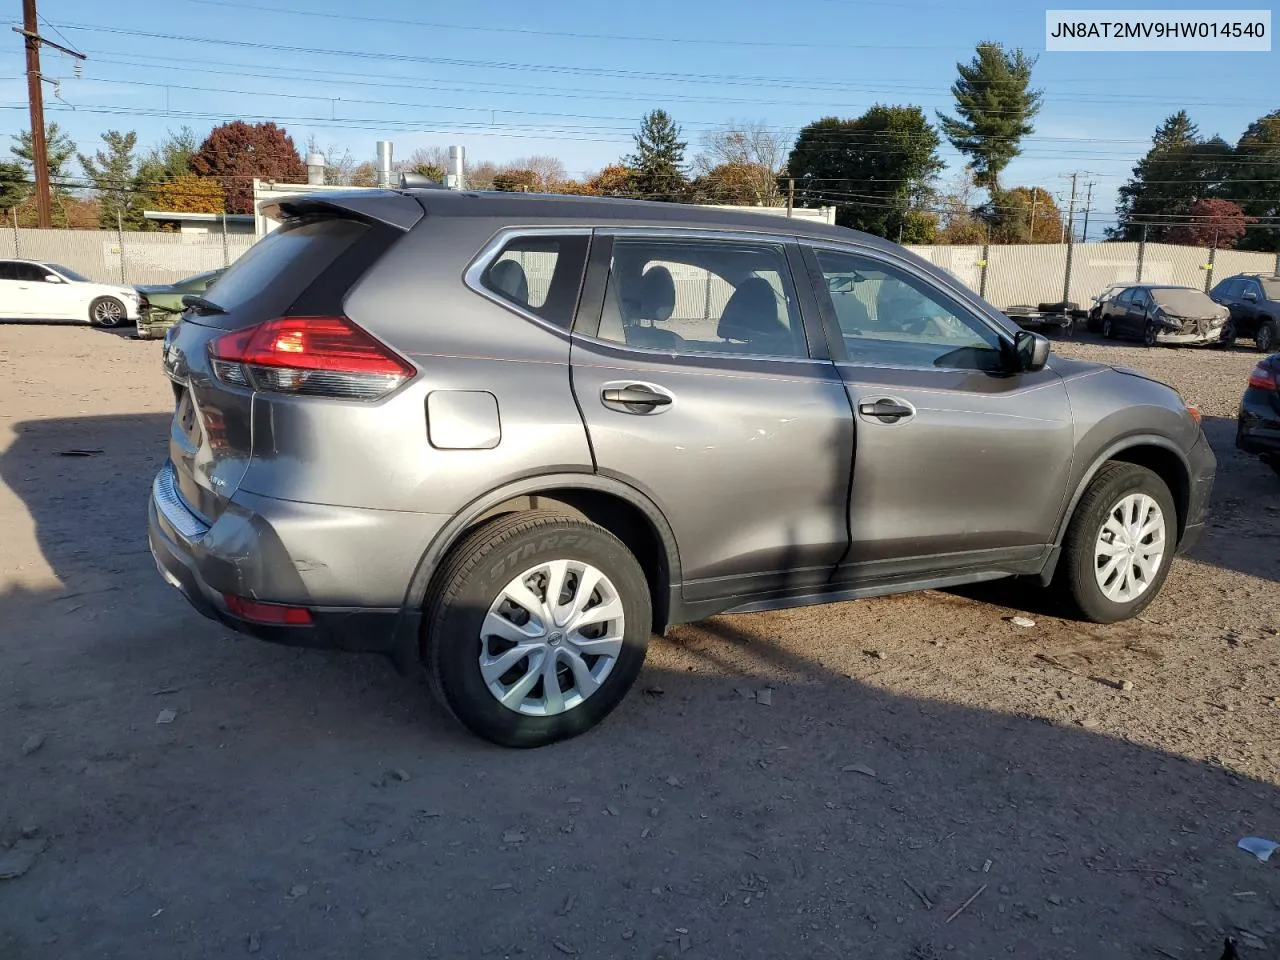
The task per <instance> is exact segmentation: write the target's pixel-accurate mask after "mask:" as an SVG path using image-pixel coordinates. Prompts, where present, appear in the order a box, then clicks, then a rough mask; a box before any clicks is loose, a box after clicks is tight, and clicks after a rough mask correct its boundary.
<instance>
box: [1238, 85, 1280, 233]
mask: <svg viewBox="0 0 1280 960" xmlns="http://www.w3.org/2000/svg"><path fill="white" fill-rule="evenodd" d="M1235 154H1236V156H1235V158H1236V160H1237V161H1239V162H1237V163H1235V164H1232V165H1231V167H1230V176H1229V177H1228V179H1227V184H1226V190H1225V191H1224V192H1227V193H1228V195H1229V196H1231V197H1233V198H1238V199H1239V200H1240V201H1241V206H1242V207H1243V208H1244V212H1245V213H1246V214H1248V215H1249V216H1251V217H1254V218H1258V219H1261V218H1263V217H1280V190H1277V189H1276V187H1277V184H1278V183H1280V110H1274V111H1272V112H1271V113H1268V114H1267V115H1266V116H1264V117H1259V118H1258V119H1257V120H1255V121H1253V123H1251V124H1249V127H1248V129H1246V130H1245V132H1244V133H1243V134H1242V135H1241V137H1240V140H1239V141H1238V142H1237V143H1236V150H1235ZM1268 222H1271V223H1275V222H1278V221H1276V220H1271V221H1268ZM1239 245H1240V247H1241V249H1246V250H1276V249H1280V238H1277V235H1276V232H1275V231H1274V230H1250V231H1248V232H1247V233H1245V235H1244V237H1243V239H1241V241H1240V244H1239Z"/></svg>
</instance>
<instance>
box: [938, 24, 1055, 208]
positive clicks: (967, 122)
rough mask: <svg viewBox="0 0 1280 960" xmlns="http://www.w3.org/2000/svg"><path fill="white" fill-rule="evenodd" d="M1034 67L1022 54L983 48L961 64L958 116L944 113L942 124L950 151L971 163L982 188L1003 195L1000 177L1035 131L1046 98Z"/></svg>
mask: <svg viewBox="0 0 1280 960" xmlns="http://www.w3.org/2000/svg"><path fill="white" fill-rule="evenodd" d="M1035 63H1036V58H1035V57H1028V56H1027V55H1026V54H1025V53H1023V52H1022V50H1021V49H1015V50H1011V51H1006V50H1005V49H1004V47H1003V46H1001V45H1000V44H998V43H991V42H984V43H980V44H978V49H977V53H976V55H975V56H974V58H973V60H971V61H970V62H969V63H967V64H965V63H957V64H956V70H957V71H958V72H959V74H960V77H959V79H957V80H956V82H955V83H953V84H952V85H951V95H952V96H953V97H955V101H956V116H954V117H951V116H947V115H945V114H943V113H942V112H941V111H939V112H938V122H939V123H940V124H941V125H942V132H943V133H944V134H945V135H946V137H947V139H948V140H950V141H951V145H952V146H953V147H955V148H956V149H957V150H959V151H960V152H961V153H963V154H964V155H965V156H967V157H968V158H969V160H970V162H971V163H972V165H973V170H974V178H975V180H976V181H977V184H978V186H980V187H989V188H991V189H993V190H996V189H999V187H1000V174H1001V172H1003V170H1004V168H1005V167H1007V166H1008V165H1009V161H1010V160H1012V159H1013V158H1014V157H1016V156H1017V155H1018V154H1019V153H1021V152H1022V150H1021V146H1020V143H1021V140H1022V138H1023V137H1025V136H1028V135H1030V134H1031V133H1033V132H1034V130H1035V128H1034V127H1033V126H1032V125H1031V121H1032V120H1033V119H1034V118H1035V115H1036V114H1037V113H1039V112H1040V104H1041V100H1042V98H1043V93H1042V91H1040V90H1033V89H1031V68H1032V67H1034V66H1035Z"/></svg>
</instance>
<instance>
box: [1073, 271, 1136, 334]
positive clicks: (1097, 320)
mask: <svg viewBox="0 0 1280 960" xmlns="http://www.w3.org/2000/svg"><path fill="white" fill-rule="evenodd" d="M1130 286H1132V284H1128V283H1109V284H1107V285H1106V286H1105V287H1103V288H1102V292H1101V293H1099V294H1098V295H1097V296H1096V297H1091V298H1090V299H1091V300H1093V306H1092V307H1090V308H1089V312H1088V313H1087V314H1085V324H1084V326H1085V329H1086V330H1088V331H1089V332H1090V333H1097V332H1098V331H1100V330H1101V329H1102V305H1103V304H1104V303H1106V302H1107V301H1109V300H1112V299H1114V298H1115V297H1116V296H1118V295H1119V294H1120V293H1121V292H1122V291H1124V290H1127V289H1128V288H1129V287H1130Z"/></svg>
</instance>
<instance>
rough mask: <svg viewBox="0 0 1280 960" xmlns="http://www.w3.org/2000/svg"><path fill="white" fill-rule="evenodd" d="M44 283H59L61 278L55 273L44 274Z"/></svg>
mask: <svg viewBox="0 0 1280 960" xmlns="http://www.w3.org/2000/svg"><path fill="white" fill-rule="evenodd" d="M44 282H45V283H61V282H62V278H61V277H60V276H58V275H57V274H56V273H46V274H45V275H44Z"/></svg>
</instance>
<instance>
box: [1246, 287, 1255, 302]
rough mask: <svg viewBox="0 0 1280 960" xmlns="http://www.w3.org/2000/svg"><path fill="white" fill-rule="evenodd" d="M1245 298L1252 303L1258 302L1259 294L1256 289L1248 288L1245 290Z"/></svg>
mask: <svg viewBox="0 0 1280 960" xmlns="http://www.w3.org/2000/svg"><path fill="white" fill-rule="evenodd" d="M1244 299H1246V300H1248V301H1249V302H1250V303H1256V302H1257V300H1258V294H1257V292H1256V291H1253V290H1246V291H1245V292H1244Z"/></svg>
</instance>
